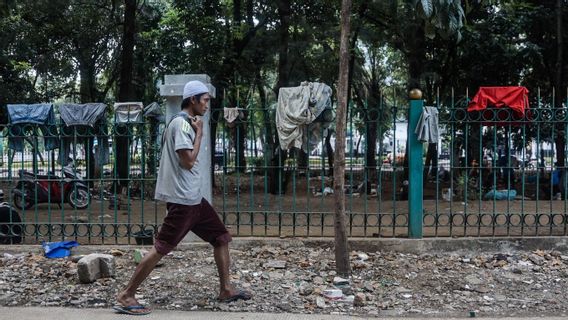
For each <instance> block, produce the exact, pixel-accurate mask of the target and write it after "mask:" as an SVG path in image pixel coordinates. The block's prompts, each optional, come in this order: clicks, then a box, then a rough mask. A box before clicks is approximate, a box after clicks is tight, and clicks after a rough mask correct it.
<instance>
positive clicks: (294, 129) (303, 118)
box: [276, 82, 332, 151]
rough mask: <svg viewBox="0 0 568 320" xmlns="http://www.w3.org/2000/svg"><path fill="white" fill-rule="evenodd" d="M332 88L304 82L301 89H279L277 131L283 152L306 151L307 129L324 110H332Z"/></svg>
mask: <svg viewBox="0 0 568 320" xmlns="http://www.w3.org/2000/svg"><path fill="white" fill-rule="evenodd" d="M331 94H332V90H331V88H330V87H329V86H328V85H326V84H324V83H319V82H302V84H301V85H300V86H299V87H291V88H280V91H279V93H278V106H277V107H276V130H277V131H278V138H279V140H280V148H281V149H282V150H288V149H290V148H293V147H295V148H301V149H304V151H305V150H306V149H307V143H308V137H307V131H308V125H309V124H310V123H312V122H313V121H314V119H316V118H317V117H318V116H319V115H320V114H321V113H322V111H323V110H324V109H326V108H331Z"/></svg>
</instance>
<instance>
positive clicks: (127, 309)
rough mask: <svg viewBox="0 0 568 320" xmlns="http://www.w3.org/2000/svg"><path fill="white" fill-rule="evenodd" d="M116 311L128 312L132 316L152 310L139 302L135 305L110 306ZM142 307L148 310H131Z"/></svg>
mask: <svg viewBox="0 0 568 320" xmlns="http://www.w3.org/2000/svg"><path fill="white" fill-rule="evenodd" d="M112 308H113V309H114V310H115V311H116V313H119V314H129V315H132V316H143V315H146V314H150V313H151V312H152V311H151V310H150V309H148V308H146V307H145V306H143V305H141V304H139V305H135V306H114V307H112ZM142 309H147V310H149V311H141V312H134V311H132V310H142Z"/></svg>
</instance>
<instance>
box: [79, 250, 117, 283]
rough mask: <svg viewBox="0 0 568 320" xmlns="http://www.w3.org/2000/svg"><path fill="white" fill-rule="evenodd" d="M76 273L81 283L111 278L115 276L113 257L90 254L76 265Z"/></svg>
mask: <svg viewBox="0 0 568 320" xmlns="http://www.w3.org/2000/svg"><path fill="white" fill-rule="evenodd" d="M77 273H78V275H79V281H80V282H81V283H91V282H94V281H95V280H97V279H99V278H109V277H113V276H114V274H115V265H114V257H113V256H112V255H110V254H98V253H94V254H90V255H87V256H85V257H83V258H81V260H79V262H78V264H77Z"/></svg>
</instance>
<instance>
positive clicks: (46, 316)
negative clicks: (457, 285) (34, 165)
mask: <svg viewBox="0 0 568 320" xmlns="http://www.w3.org/2000/svg"><path fill="white" fill-rule="evenodd" d="M12 319H23V320H77V319H89V320H107V319H109V320H110V319H148V320H152V319H164V320H165V319H168V320H178V319H179V320H182V319H183V320H197V319H199V320H347V319H389V320H398V319H400V320H402V319H424V317H421V316H419V315H417V316H416V317H412V318H394V317H393V318H391V317H380V318H365V317H353V316H339V315H302V314H292V313H280V314H271V313H244V312H243V313H239V312H202V311H199V312H193V311H167V310H154V312H152V314H149V315H146V316H129V315H118V314H116V313H114V312H113V311H112V310H110V309H73V308H40V307H0V320H12ZM426 319H428V320H437V319H444V320H460V319H463V320H465V319H472V318H432V317H427V318H426ZM478 319H485V320H492V319H501V320H528V319H539V320H561V319H562V320H564V319H566V318H563V317H542V318H541V317H523V318H482V317H480V318H478Z"/></svg>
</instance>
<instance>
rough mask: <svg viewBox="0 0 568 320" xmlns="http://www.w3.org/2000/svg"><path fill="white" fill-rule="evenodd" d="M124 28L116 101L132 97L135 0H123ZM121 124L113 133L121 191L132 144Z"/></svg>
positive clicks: (129, 131) (127, 131)
mask: <svg viewBox="0 0 568 320" xmlns="http://www.w3.org/2000/svg"><path fill="white" fill-rule="evenodd" d="M124 4H125V9H124V30H123V36H122V52H121V57H120V66H121V69H120V82H119V90H118V101H120V102H128V101H131V100H133V99H134V97H133V96H132V95H133V90H132V70H133V64H134V36H135V31H136V30H135V26H136V0H124ZM128 126H130V125H129V124H125V125H123V128H121V130H119V131H120V133H117V134H116V135H115V138H114V139H115V144H116V159H115V164H116V172H117V175H118V187H119V188H118V189H117V192H118V193H121V192H122V188H123V187H127V186H128V171H129V170H130V168H129V163H130V159H128V158H129V154H128V153H129V152H128V151H129V150H130V145H131V144H132V135H131V132H132V130H129V129H128V128H127V127H128Z"/></svg>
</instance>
